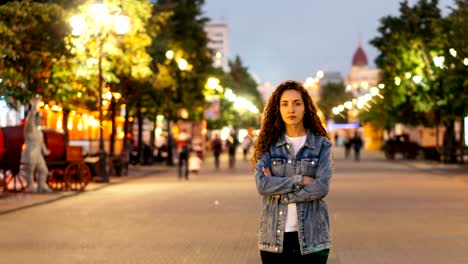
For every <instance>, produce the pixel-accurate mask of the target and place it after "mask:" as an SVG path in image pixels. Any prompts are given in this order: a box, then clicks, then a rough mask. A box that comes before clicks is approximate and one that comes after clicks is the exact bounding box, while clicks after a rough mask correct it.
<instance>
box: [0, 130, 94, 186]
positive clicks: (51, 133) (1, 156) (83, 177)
mask: <svg viewBox="0 0 468 264" xmlns="http://www.w3.org/2000/svg"><path fill="white" fill-rule="evenodd" d="M42 132H43V136H44V142H45V144H46V145H47V147H48V149H49V150H50V154H49V155H48V156H46V157H45V158H46V162H47V167H48V169H49V175H48V178H47V184H48V185H49V187H50V188H52V189H53V190H60V191H65V190H78V191H83V190H84V189H85V188H86V186H87V185H88V183H89V182H90V181H91V179H92V175H91V170H90V169H89V167H88V165H86V163H85V162H84V159H83V155H82V148H81V147H80V146H67V145H66V143H65V142H66V140H65V135H64V133H62V132H60V131H58V130H55V129H44V130H42ZM23 145H24V127H23V126H13V127H3V128H0V171H2V172H3V180H2V179H0V180H1V182H0V185H1V184H3V190H4V191H22V190H24V189H25V187H26V184H25V181H24V177H23V176H22V173H23V172H22V169H21V166H22V164H21V151H22V147H23Z"/></svg>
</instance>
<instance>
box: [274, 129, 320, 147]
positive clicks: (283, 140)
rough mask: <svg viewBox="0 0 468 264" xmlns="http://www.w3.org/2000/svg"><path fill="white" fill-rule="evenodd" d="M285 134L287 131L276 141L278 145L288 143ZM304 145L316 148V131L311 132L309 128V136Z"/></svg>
mask: <svg viewBox="0 0 468 264" xmlns="http://www.w3.org/2000/svg"><path fill="white" fill-rule="evenodd" d="M285 135H286V133H283V134H282V135H281V136H280V138H279V139H278V141H277V142H276V146H277V147H281V146H283V145H286V144H288V142H287V141H286V137H285ZM304 145H305V146H306V147H308V148H311V149H315V136H314V133H312V132H310V130H307V138H306V141H305V143H304Z"/></svg>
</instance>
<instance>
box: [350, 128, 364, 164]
mask: <svg viewBox="0 0 468 264" xmlns="http://www.w3.org/2000/svg"><path fill="white" fill-rule="evenodd" d="M350 142H351V145H352V146H353V150H354V160H355V161H360V160H361V149H362V145H363V142H362V138H361V135H360V134H359V132H357V131H356V132H355V133H354V137H353V138H352V139H351V140H350Z"/></svg>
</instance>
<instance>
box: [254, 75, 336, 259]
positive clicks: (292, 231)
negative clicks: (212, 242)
mask: <svg viewBox="0 0 468 264" xmlns="http://www.w3.org/2000/svg"><path fill="white" fill-rule="evenodd" d="M252 163H253V164H254V165H255V179H256V185H257V190H258V192H259V193H260V194H261V195H262V196H263V203H262V212H261V221H260V229H259V241H258V246H259V249H260V255H261V258H262V262H263V263H326V262H327V259H328V254H329V251H330V246H331V240H330V232H329V230H330V228H329V227H330V226H329V217H328V209H327V205H326V203H325V201H324V200H323V198H324V197H325V196H326V195H327V194H328V189H329V184H330V179H331V176H332V155H331V143H330V141H329V139H328V136H327V132H326V130H325V128H324V127H323V125H322V123H321V121H320V119H319V117H318V115H317V110H316V108H315V106H314V104H313V101H312V98H311V97H310V96H309V94H308V93H307V91H306V90H305V89H304V87H303V85H302V84H301V83H299V82H295V81H286V82H283V83H281V84H280V85H279V86H278V87H277V88H276V90H275V92H274V93H273V95H272V96H271V98H270V99H269V101H268V104H267V106H266V108H265V110H264V113H263V119H262V126H261V130H260V134H259V137H258V139H257V141H256V142H255V148H254V154H253V157H252Z"/></svg>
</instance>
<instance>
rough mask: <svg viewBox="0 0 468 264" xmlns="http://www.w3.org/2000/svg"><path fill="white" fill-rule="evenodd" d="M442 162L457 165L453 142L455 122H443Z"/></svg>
mask: <svg viewBox="0 0 468 264" xmlns="http://www.w3.org/2000/svg"><path fill="white" fill-rule="evenodd" d="M443 148H444V151H443V156H444V157H443V160H444V162H445V163H457V153H456V151H457V148H456V140H455V120H454V119H451V120H449V121H447V122H445V133H444V147H443Z"/></svg>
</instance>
